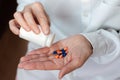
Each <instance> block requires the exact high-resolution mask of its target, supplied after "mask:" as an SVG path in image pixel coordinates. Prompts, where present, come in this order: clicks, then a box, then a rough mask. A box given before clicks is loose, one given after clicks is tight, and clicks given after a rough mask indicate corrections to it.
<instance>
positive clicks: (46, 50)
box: [28, 47, 50, 55]
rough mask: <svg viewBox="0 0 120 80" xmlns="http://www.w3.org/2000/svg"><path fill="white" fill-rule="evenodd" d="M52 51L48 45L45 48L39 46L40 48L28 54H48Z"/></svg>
mask: <svg viewBox="0 0 120 80" xmlns="http://www.w3.org/2000/svg"><path fill="white" fill-rule="evenodd" d="M49 51H50V48H48V47H43V48H39V49H36V50H33V51H31V52H29V53H28V55H32V54H41V55H42V54H46V55H47V54H48V53H49Z"/></svg>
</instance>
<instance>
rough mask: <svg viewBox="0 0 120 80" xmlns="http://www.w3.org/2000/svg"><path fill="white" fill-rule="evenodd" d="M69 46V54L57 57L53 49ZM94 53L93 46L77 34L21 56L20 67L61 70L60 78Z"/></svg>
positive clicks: (79, 65)
mask: <svg viewBox="0 0 120 80" xmlns="http://www.w3.org/2000/svg"><path fill="white" fill-rule="evenodd" d="M66 46H67V47H68V54H67V55H66V56H65V57H63V58H58V59H57V58H55V55H54V54H52V52H53V51H55V50H59V49H61V48H64V47H66ZM91 54H92V46H91V44H90V43H89V41H88V40H87V39H86V38H85V37H84V36H82V35H80V34H79V35H75V36H71V37H68V38H66V39H64V40H61V41H58V42H56V43H55V44H53V45H52V46H51V47H50V48H48V47H44V48H40V49H36V50H33V51H31V52H30V53H29V54H28V55H26V56H24V57H22V58H21V60H20V63H19V65H18V67H19V68H24V69H30V70H60V73H59V78H62V77H63V76H64V75H65V74H67V73H69V72H71V71H73V70H75V69H77V68H79V67H81V66H82V65H83V64H84V63H85V61H86V60H87V59H88V58H89V56H90V55H91Z"/></svg>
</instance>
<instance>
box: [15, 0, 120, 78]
mask: <svg viewBox="0 0 120 80" xmlns="http://www.w3.org/2000/svg"><path fill="white" fill-rule="evenodd" d="M35 1H39V2H41V3H42V4H43V6H44V7H45V10H46V12H47V14H48V15H49V17H50V21H51V30H52V31H53V32H54V33H56V40H55V41H58V40H60V39H63V38H65V37H67V36H71V35H75V34H82V35H84V36H85V37H86V38H87V39H88V40H89V41H90V42H91V44H92V46H93V54H92V56H91V57H90V58H89V59H88V60H87V62H86V63H85V64H84V65H83V66H82V67H81V68H79V69H77V70H75V71H73V72H72V73H71V74H68V76H66V77H65V78H63V80H120V70H118V69H119V66H120V61H119V60H120V49H119V48H120V34H119V30H120V0H18V7H17V10H18V11H21V10H23V8H24V6H25V5H27V4H30V3H33V2H35ZM35 48H38V46H36V45H34V44H32V43H30V44H29V48H28V49H30V50H31V49H35ZM25 72H27V70H24V71H21V70H20V69H18V75H17V76H18V80H20V79H21V78H22V77H23V75H22V74H23V73H25ZM30 72H31V73H33V74H36V75H37V74H40V73H41V72H40V71H35V72H34V71H29V73H30ZM34 76H35V75H33V76H32V77H31V76H29V75H27V73H26V76H25V74H24V78H23V79H21V80H41V78H40V75H39V76H38V78H35V77H34ZM56 77H57V76H56ZM19 78H20V79H19ZM42 79H43V78H42ZM44 80H47V79H44ZM48 80H49V77H48ZM53 80H56V79H53Z"/></svg>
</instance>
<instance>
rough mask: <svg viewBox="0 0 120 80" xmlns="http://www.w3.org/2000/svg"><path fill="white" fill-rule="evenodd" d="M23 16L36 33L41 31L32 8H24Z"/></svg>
mask: <svg viewBox="0 0 120 80" xmlns="http://www.w3.org/2000/svg"><path fill="white" fill-rule="evenodd" d="M23 16H24V18H25V21H26V22H27V24H28V25H29V27H30V28H31V29H32V30H33V32H34V33H36V34H38V33H40V29H39V28H38V26H37V23H36V22H35V20H34V17H33V16H34V15H33V14H32V11H31V9H29V8H26V9H25V10H24V13H23Z"/></svg>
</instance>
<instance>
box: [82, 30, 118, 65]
mask: <svg viewBox="0 0 120 80" xmlns="http://www.w3.org/2000/svg"><path fill="white" fill-rule="evenodd" d="M83 35H84V36H85V37H86V38H87V39H88V40H89V41H90V43H91V44H92V46H93V54H92V56H91V59H93V60H94V61H95V62H97V63H98V64H105V63H109V62H111V61H113V60H114V59H116V58H117V57H119V56H120V49H119V48H120V35H119V34H118V33H117V32H116V31H114V30H112V29H111V30H103V29H101V30H98V31H95V32H90V33H85V34H83Z"/></svg>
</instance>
